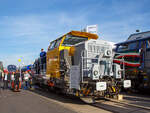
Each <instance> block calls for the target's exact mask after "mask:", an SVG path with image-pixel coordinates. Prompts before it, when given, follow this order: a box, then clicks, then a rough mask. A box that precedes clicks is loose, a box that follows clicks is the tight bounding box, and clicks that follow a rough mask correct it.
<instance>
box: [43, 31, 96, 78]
mask: <svg viewBox="0 0 150 113" xmlns="http://www.w3.org/2000/svg"><path fill="white" fill-rule="evenodd" d="M68 34H70V35H73V36H80V37H85V38H88V40H89V39H97V38H98V36H97V35H95V34H91V33H86V32H80V31H71V32H69V33H67V34H65V35H63V36H62V39H61V42H60V44H59V46H58V47H57V48H54V49H52V50H48V52H47V59H46V60H47V70H46V74H47V75H49V76H50V77H54V78H58V79H59V78H60V72H59V70H60V51H61V50H68V51H69V55H70V56H72V55H73V54H74V51H75V48H74V47H69V46H62V43H63V42H64V40H65V38H66V35H68ZM58 39H59V38H58ZM56 40H57V39H56ZM52 42H53V41H52Z"/></svg>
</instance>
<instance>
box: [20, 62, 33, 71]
mask: <svg viewBox="0 0 150 113" xmlns="http://www.w3.org/2000/svg"><path fill="white" fill-rule="evenodd" d="M32 68H33V65H31V64H30V65H27V66H23V67H22V68H21V72H25V71H29V72H31V71H32Z"/></svg>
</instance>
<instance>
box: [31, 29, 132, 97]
mask: <svg viewBox="0 0 150 113" xmlns="http://www.w3.org/2000/svg"><path fill="white" fill-rule="evenodd" d="M97 39H98V36H97V35H96V34H91V33H87V32H80V31H71V32H69V33H67V34H65V35H63V36H62V37H60V38H57V39H56V40H54V41H52V42H50V45H49V47H48V51H47V55H46V57H44V58H38V59H36V60H35V63H34V72H35V74H34V78H35V81H36V82H37V83H39V84H40V85H45V86H48V88H50V89H55V90H58V91H61V92H63V93H65V94H72V95H75V96H79V97H92V98H93V97H94V98H97V97H101V96H103V97H106V96H109V97H114V96H117V95H118V94H119V92H120V89H121V87H122V86H124V87H125V88H129V87H130V85H131V82H130V80H125V78H123V75H122V71H123V70H122V69H121V68H120V64H117V63H113V56H114V52H113V48H112V45H111V44H110V42H108V41H104V40H97Z"/></svg>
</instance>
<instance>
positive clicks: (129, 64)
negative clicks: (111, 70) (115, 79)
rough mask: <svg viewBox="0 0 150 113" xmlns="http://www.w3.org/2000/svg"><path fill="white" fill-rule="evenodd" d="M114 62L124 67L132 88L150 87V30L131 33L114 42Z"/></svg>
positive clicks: (138, 89)
mask: <svg viewBox="0 0 150 113" xmlns="http://www.w3.org/2000/svg"><path fill="white" fill-rule="evenodd" d="M114 62H115V63H118V64H121V65H122V69H125V77H126V78H127V79H131V81H132V89H133V90H137V91H140V90H146V89H150V31H147V32H141V33H135V34H132V35H130V36H129V38H128V39H127V40H126V41H124V42H121V43H118V44H116V54H115V59H114Z"/></svg>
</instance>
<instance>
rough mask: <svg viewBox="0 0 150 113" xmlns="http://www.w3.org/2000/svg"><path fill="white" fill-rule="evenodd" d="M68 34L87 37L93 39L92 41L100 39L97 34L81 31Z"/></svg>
mask: <svg viewBox="0 0 150 113" xmlns="http://www.w3.org/2000/svg"><path fill="white" fill-rule="evenodd" d="M67 34H71V35H75V36H81V37H87V38H91V39H98V35H96V34H92V33H87V32H81V31H71V32H69V33H67ZM67 34H66V35H67Z"/></svg>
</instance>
